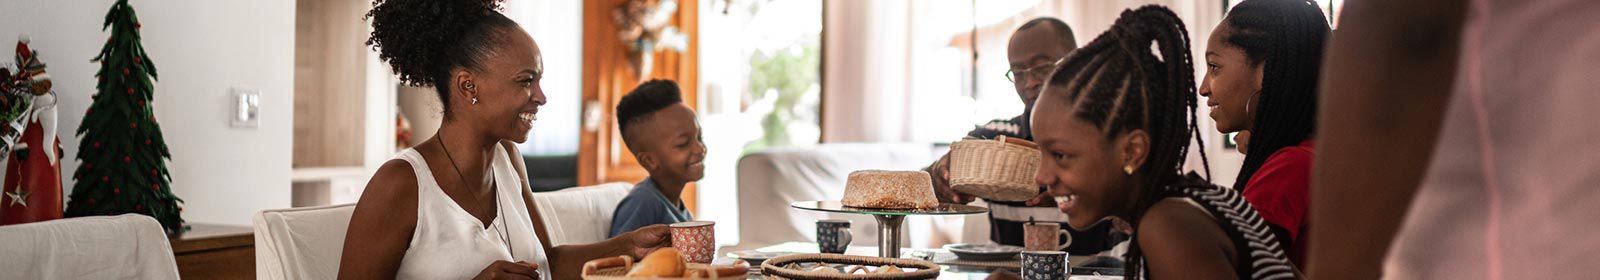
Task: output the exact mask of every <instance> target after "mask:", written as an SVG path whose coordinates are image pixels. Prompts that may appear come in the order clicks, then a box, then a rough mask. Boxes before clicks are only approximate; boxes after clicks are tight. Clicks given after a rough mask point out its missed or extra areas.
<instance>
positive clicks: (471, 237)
mask: <svg viewBox="0 0 1600 280" xmlns="http://www.w3.org/2000/svg"><path fill="white" fill-rule="evenodd" d="M396 158H399V159H404V160H406V162H408V163H411V169H412V170H414V171H416V173H417V229H416V231H415V232H413V233H412V234H411V244H410V246H409V247H408V248H406V255H405V258H404V259H402V260H401V261H400V271H399V273H397V274H396V276H397V277H396V278H399V279H470V278H472V277H473V276H477V275H478V272H480V271H483V268H485V267H488V266H489V264H490V263H493V262H494V261H496V260H507V261H513V262H516V261H528V262H532V263H537V264H539V276H540V277H541V278H543V279H550V263H549V261H548V260H546V256H545V253H544V246H543V245H541V244H540V242H539V238H538V236H537V235H534V231H533V219H532V218H530V217H528V207H527V204H526V203H524V202H523V200H522V186H521V185H522V184H521V183H520V182H522V180H521V179H519V178H518V175H517V172H516V170H515V169H514V167H513V166H512V165H511V161H510V157H507V156H506V151H505V147H503V146H501V145H495V152H494V160H493V161H492V163H491V164H490V168H492V171H493V172H494V181H495V188H497V189H496V190H495V204H496V205H498V209H499V210H498V211H496V213H495V218H494V222H493V223H492V224H491V225H489V226H488V227H487V228H486V227H484V226H483V222H482V221H480V220H478V218H476V217H473V216H472V214H468V213H467V211H466V210H464V209H463V208H461V206H460V205H457V204H456V202H455V201H454V200H451V199H450V197H449V196H447V195H445V193H444V190H441V189H439V183H438V181H436V180H434V177H433V173H432V172H430V171H429V170H428V163H427V162H426V161H424V160H423V159H422V154H418V153H417V151H416V150H414V149H406V150H405V151H404V152H401V153H400V155H399V156H396ZM508 241H509V242H510V246H507V245H506V242H508ZM508 248H509V249H508Z"/></svg>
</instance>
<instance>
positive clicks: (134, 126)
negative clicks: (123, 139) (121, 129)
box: [128, 122, 139, 128]
mask: <svg viewBox="0 0 1600 280" xmlns="http://www.w3.org/2000/svg"><path fill="white" fill-rule="evenodd" d="M128 128H139V124H137V123H131V122H130V123H128Z"/></svg>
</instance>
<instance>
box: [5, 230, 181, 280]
mask: <svg viewBox="0 0 1600 280" xmlns="http://www.w3.org/2000/svg"><path fill="white" fill-rule="evenodd" d="M0 273H3V274H0V278H5V279H178V265H177V261H175V260H174V258H173V255H172V244H171V243H170V241H168V240H167V235H166V232H165V231H164V230H162V229H161V223H160V222H156V220H155V219H154V218H150V217H149V216H145V215H138V214H125V215H121V216H98V217H81V218H70V219H60V220H53V221H46V222H37V223H28V224H20V225H9V226H0Z"/></svg>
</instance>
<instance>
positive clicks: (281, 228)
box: [255, 204, 356, 279]
mask: <svg viewBox="0 0 1600 280" xmlns="http://www.w3.org/2000/svg"><path fill="white" fill-rule="evenodd" d="M355 209H356V206H355V204H342V205H333V206H319V207H302V208H291V209H279V210H266V211H261V212H260V213H257V214H256V216H255V233H256V278H257V279H334V278H337V277H338V275H339V258H340V257H342V254H343V252H344V235H345V231H346V230H347V229H349V227H350V215H351V214H352V213H354V212H355Z"/></svg>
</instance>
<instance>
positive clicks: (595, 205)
mask: <svg viewBox="0 0 1600 280" xmlns="http://www.w3.org/2000/svg"><path fill="white" fill-rule="evenodd" d="M632 189H633V184H628V183H605V184H600V185H595V186H589V187H576V188H567V189H563V190H560V191H554V192H539V193H533V205H534V207H537V208H539V218H540V219H542V220H544V226H545V229H546V230H549V231H550V232H549V234H550V240H542V241H543V242H547V243H548V244H550V246H557V245H566V244H584V243H593V242H596V241H600V240H605V239H606V235H607V234H608V233H610V232H611V215H612V214H614V213H615V212H616V211H617V204H619V203H622V198H624V197H627V196H628V191H630V190H632Z"/></svg>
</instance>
